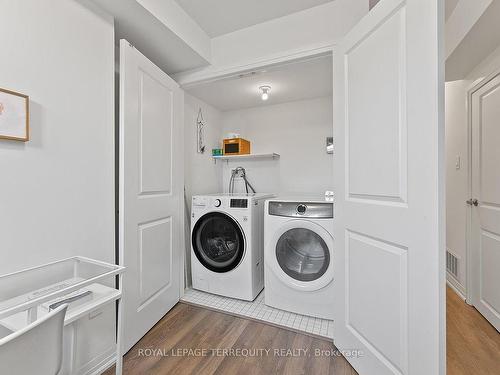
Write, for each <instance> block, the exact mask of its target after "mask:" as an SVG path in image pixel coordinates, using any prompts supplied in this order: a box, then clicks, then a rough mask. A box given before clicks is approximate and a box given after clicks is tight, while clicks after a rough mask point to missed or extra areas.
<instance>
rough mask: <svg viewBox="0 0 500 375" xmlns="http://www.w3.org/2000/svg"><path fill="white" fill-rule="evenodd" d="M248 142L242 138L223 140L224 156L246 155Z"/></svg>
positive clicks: (248, 150)
mask: <svg viewBox="0 0 500 375" xmlns="http://www.w3.org/2000/svg"><path fill="white" fill-rule="evenodd" d="M248 154H250V142H249V141H247V140H246V139H243V138H228V139H224V155H248Z"/></svg>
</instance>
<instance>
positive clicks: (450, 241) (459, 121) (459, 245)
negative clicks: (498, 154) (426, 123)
mask: <svg viewBox="0 0 500 375" xmlns="http://www.w3.org/2000/svg"><path fill="white" fill-rule="evenodd" d="M467 88H468V83H467V82H466V81H454V82H447V83H446V92H445V95H446V100H445V117H446V120H445V131H446V135H445V143H446V146H445V147H446V248H447V249H448V251H451V252H452V253H454V254H455V255H457V257H458V258H459V278H458V283H456V284H455V286H456V287H457V288H458V289H459V290H460V291H461V292H462V293H465V280H466V278H465V277H466V268H465V267H466V231H465V228H466V214H467V211H466V210H467V206H466V204H465V201H466V200H467V199H468V185H467V176H468V172H467V168H468V160H467V107H466V91H467ZM457 158H460V169H457V168H456V162H457Z"/></svg>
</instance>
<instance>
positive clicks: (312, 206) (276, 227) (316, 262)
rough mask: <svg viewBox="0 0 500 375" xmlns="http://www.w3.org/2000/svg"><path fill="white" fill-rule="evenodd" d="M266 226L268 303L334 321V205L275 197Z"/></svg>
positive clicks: (318, 200) (268, 205)
mask: <svg viewBox="0 0 500 375" xmlns="http://www.w3.org/2000/svg"><path fill="white" fill-rule="evenodd" d="M264 227H265V231H264V241H265V242H264V243H265V247H264V263H265V269H264V270H265V271H264V275H265V276H264V279H265V304H266V305H268V306H272V307H275V308H278V309H282V310H286V311H291V312H295V313H299V314H303V315H309V316H314V317H318V318H325V319H333V308H332V304H333V303H334V301H333V278H334V275H333V263H332V262H333V261H334V239H333V236H332V233H333V202H332V201H329V200H327V199H325V198H324V197H319V198H318V197H312V198H311V197H309V198H306V197H283V198H281V197H279V198H273V199H270V200H268V201H266V204H265V214H264Z"/></svg>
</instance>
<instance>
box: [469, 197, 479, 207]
mask: <svg viewBox="0 0 500 375" xmlns="http://www.w3.org/2000/svg"><path fill="white" fill-rule="evenodd" d="M467 204H468V205H469V206H476V207H477V206H478V205H479V201H478V200H477V199H468V200H467Z"/></svg>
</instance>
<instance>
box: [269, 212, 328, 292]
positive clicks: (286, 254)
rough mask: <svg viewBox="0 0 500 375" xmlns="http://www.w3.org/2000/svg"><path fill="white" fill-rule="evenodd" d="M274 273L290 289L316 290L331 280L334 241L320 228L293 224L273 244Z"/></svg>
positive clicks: (282, 229)
mask: <svg viewBox="0 0 500 375" xmlns="http://www.w3.org/2000/svg"><path fill="white" fill-rule="evenodd" d="M274 244H275V245H274V249H275V254H274V261H273V263H274V268H275V272H276V273H277V274H278V275H279V276H281V278H282V279H283V280H284V281H285V282H286V283H287V284H288V285H290V286H292V287H295V288H296V289H301V290H317V289H320V288H322V287H324V286H326V285H327V284H328V283H330V282H331V281H332V280H333V267H332V255H333V254H332V249H333V239H332V237H331V235H330V234H329V233H328V232H327V231H326V230H325V229H324V228H322V227H321V226H319V225H317V224H314V223H312V222H309V221H305V220H292V221H290V222H288V223H287V224H286V225H284V226H282V227H281V228H280V230H279V231H278V232H277V233H276V236H275V240H274Z"/></svg>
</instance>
